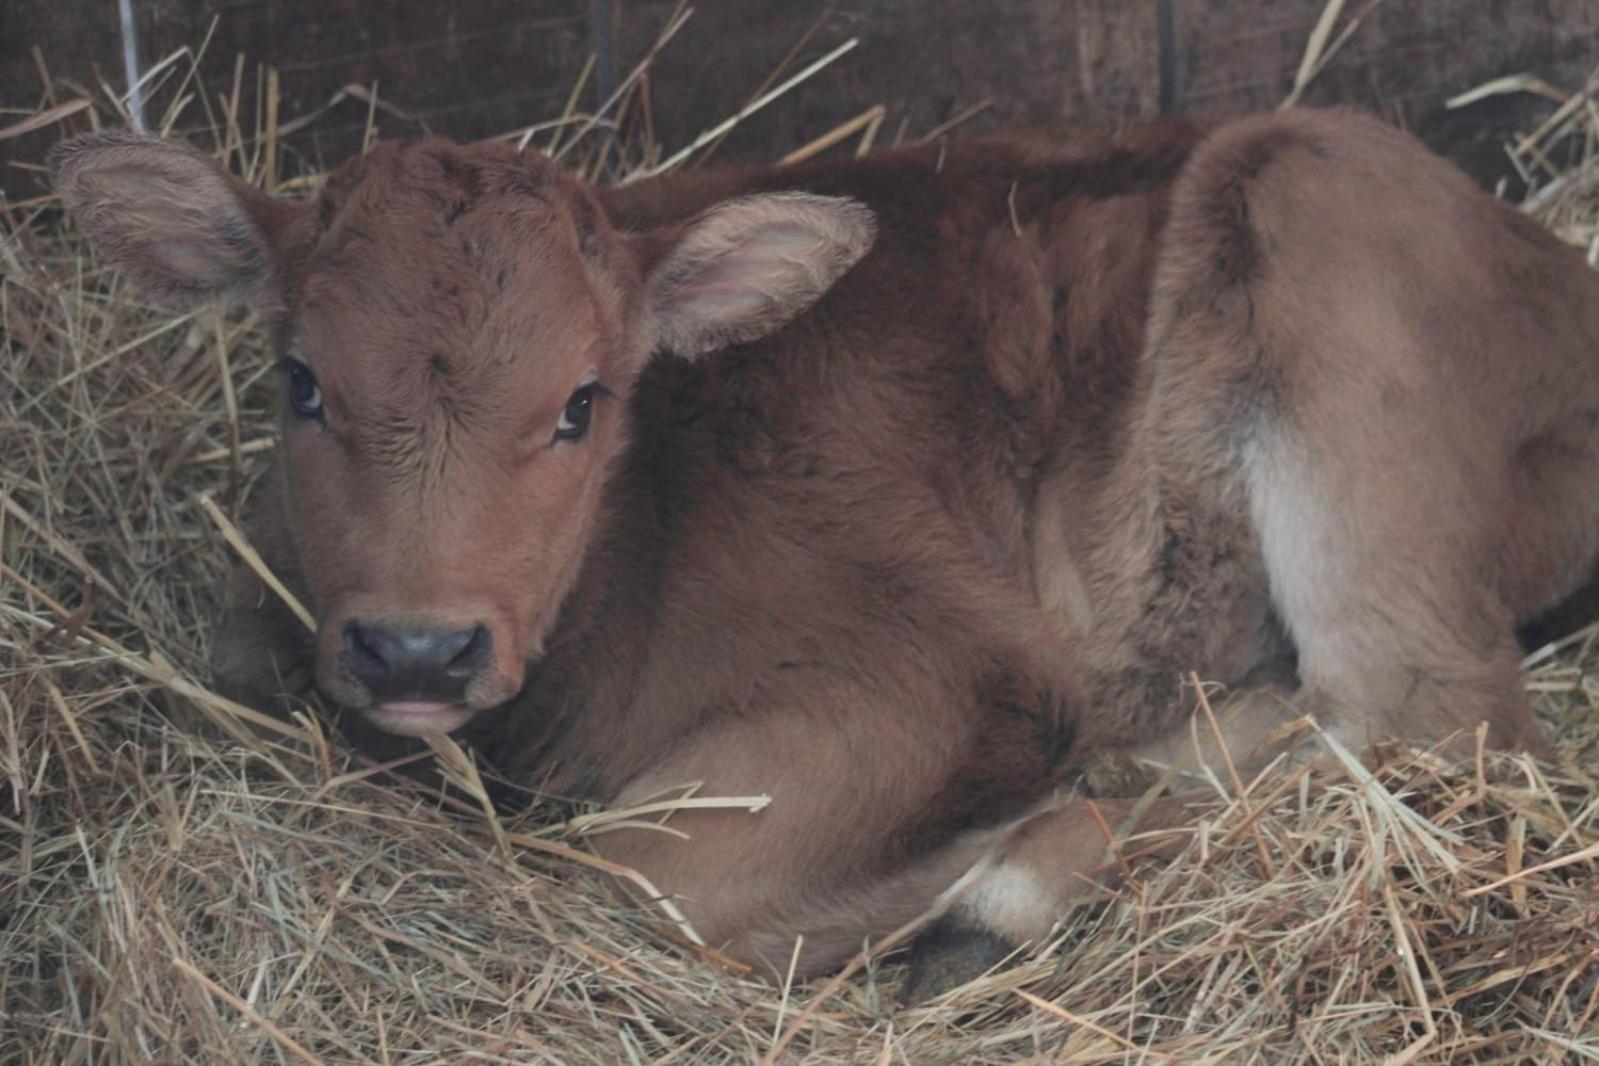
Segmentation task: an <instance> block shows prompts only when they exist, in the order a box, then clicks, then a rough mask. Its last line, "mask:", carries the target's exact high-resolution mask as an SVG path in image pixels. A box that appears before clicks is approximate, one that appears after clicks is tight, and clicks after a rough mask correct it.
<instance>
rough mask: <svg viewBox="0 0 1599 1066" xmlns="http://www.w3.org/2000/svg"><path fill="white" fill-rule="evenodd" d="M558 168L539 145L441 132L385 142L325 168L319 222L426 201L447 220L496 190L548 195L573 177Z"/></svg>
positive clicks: (324, 226)
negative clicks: (452, 137) (524, 148)
mask: <svg viewBox="0 0 1599 1066" xmlns="http://www.w3.org/2000/svg"><path fill="white" fill-rule="evenodd" d="M570 184H571V182H570V179H567V178H565V176H564V175H563V174H562V173H561V171H560V168H559V167H558V166H557V165H556V164H555V163H553V162H551V161H550V160H549V159H548V158H546V157H545V156H543V155H541V154H539V153H537V152H518V151H517V150H516V149H515V148H514V147H512V146H511V145H509V144H506V143H503V142H495V143H486V144H467V145H463V144H456V143H454V142H453V141H449V140H445V139H443V138H439V137H428V138H425V139H423V140H420V141H414V142H410V143H395V142H383V143H380V144H378V145H376V146H374V147H373V148H372V150H371V151H369V152H367V153H366V154H365V155H362V156H360V157H358V158H356V159H353V160H351V161H350V162H348V163H346V164H345V165H344V166H342V167H340V168H338V169H337V170H336V171H334V172H333V174H332V175H330V176H329V178H328V180H327V182H326V183H325V185H324V186H323V189H322V193H321V196H320V198H319V201H318V212H317V217H318V222H319V228H320V229H321V230H322V231H323V232H324V233H326V232H330V231H332V230H334V229H336V228H337V227H338V226H339V225H340V223H341V222H342V221H343V220H344V219H345V218H346V217H348V216H349V215H351V214H355V213H359V211H360V209H361V208H362V207H363V206H370V207H373V208H376V209H378V210H387V209H389V208H392V207H393V206H395V205H396V204H398V203H409V204H425V205H427V206H428V207H430V208H432V216H433V218H434V219H435V220H436V221H438V222H439V223H440V224H441V225H444V226H449V225H451V224H453V223H454V222H455V221H457V220H458V219H460V218H461V217H462V216H464V215H466V214H468V213H469V212H471V211H473V210H474V209H476V208H477V207H478V206H479V205H480V204H482V203H485V202H487V201H489V200H492V199H496V198H502V197H503V198H510V199H516V200H538V201H545V202H552V201H553V199H554V197H555V194H556V192H557V189H559V188H561V187H563V186H567V185H570Z"/></svg>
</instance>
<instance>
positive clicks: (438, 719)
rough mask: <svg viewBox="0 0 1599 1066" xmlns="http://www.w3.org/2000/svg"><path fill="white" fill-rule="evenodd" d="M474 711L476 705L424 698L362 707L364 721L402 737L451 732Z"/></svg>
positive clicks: (471, 715) (467, 720)
mask: <svg viewBox="0 0 1599 1066" xmlns="http://www.w3.org/2000/svg"><path fill="white" fill-rule="evenodd" d="M477 713H478V712H477V709H476V708H473V707H465V706H462V705H461V704H458V703H435V702H431V701H425V700H396V701H393V702H390V703H377V704H373V705H372V706H370V707H366V708H363V709H362V710H361V714H362V715H363V716H364V717H365V718H366V720H367V721H369V722H371V723H372V724H373V725H375V726H377V727H378V728H379V729H381V730H383V731H384V732H385V733H392V734H394V735H395V736H402V737H425V736H439V735H443V734H445V733H451V732H454V731H455V730H457V729H459V728H461V727H462V726H464V725H466V723H467V722H469V721H471V720H472V718H473V717H475V716H476V715H477Z"/></svg>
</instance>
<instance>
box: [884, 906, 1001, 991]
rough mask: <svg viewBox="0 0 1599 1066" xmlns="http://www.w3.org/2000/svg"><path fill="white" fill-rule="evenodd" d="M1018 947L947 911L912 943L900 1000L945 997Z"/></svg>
mask: <svg viewBox="0 0 1599 1066" xmlns="http://www.w3.org/2000/svg"><path fill="white" fill-rule="evenodd" d="M1015 950H1016V945H1015V944H1012V943H1011V942H1010V941H1009V940H1006V939H1005V938H1004V937H1002V936H1000V935H999V934H998V933H994V932H991V931H989V930H987V929H984V928H982V927H981V926H977V925H973V924H972V923H971V922H970V921H965V920H962V919H961V918H959V917H957V916H954V915H949V914H946V915H944V917H942V918H940V919H938V921H936V922H934V923H933V924H932V925H930V926H928V927H927V929H926V930H924V931H923V932H922V934H921V935H920V936H918V937H917V938H916V940H915V942H914V943H912V944H911V954H910V958H909V959H908V960H907V961H906V965H905V970H906V973H905V983H904V985H902V986H901V987H900V990H899V1001H900V1003H901V1004H903V1005H905V1006H911V1005H913V1004H916V1003H922V1002H925V1001H927V1000H929V999H933V998H934V997H936V996H941V995H943V994H944V993H945V992H948V991H950V990H951V989H955V988H959V987H960V986H961V985H964V984H966V983H967V982H969V981H974V980H976V979H977V978H979V977H981V976H982V975H983V974H985V973H987V972H988V971H989V970H991V969H993V968H994V967H995V966H997V965H999V964H1000V963H1001V962H1003V961H1004V960H1005V959H1006V957H1007V956H1009V955H1011V954H1012V953H1013V952H1014V951H1015Z"/></svg>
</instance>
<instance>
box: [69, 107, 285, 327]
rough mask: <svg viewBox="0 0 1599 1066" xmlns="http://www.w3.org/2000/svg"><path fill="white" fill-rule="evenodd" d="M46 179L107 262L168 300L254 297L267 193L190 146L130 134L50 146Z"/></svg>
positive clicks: (266, 267) (261, 266)
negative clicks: (125, 271)
mask: <svg viewBox="0 0 1599 1066" xmlns="http://www.w3.org/2000/svg"><path fill="white" fill-rule="evenodd" d="M50 178H51V182H52V184H54V186H55V188H56V191H57V192H59V193H60V194H61V199H62V201H63V202H65V204H66V206H67V210H68V211H70V212H71V213H72V215H73V216H74V217H75V218H76V219H77V220H78V223H79V224H80V225H81V226H82V227H83V229H84V231H85V232H87V233H88V235H89V238H90V240H91V241H93V243H94V245H95V247H96V248H97V249H98V250H99V252H100V254H101V255H103V256H104V257H105V258H106V259H108V260H109V261H111V262H113V263H115V264H116V265H118V266H120V267H123V268H124V269H126V270H127V271H128V272H129V273H130V274H132V275H133V277H134V278H135V279H137V280H138V282H139V283H140V284H141V285H143V286H144V287H146V288H147V289H149V290H150V291H151V292H153V293H154V294H156V295H157V296H159V297H162V298H165V299H166V300H167V301H168V302H171V303H176V304H182V305H188V304H195V303H200V302H203V301H206V300H217V299H230V300H236V301H240V302H249V301H253V300H258V299H260V298H261V297H262V296H263V295H264V291H265V288H266V286H267V284H268V281H269V278H270V275H271V261H270V255H271V248H270V244H269V241H268V237H267V233H266V230H265V227H266V226H267V225H268V224H269V223H270V221H271V220H272V219H273V218H274V217H275V213H276V211H277V205H276V202H275V201H274V200H272V198H271V197H269V196H267V195H266V194H265V193H263V192H261V191H260V190H259V189H256V188H254V187H253V186H250V185H247V184H246V183H244V182H243V181H240V180H239V179H238V178H235V177H234V176H233V175H231V174H229V173H228V172H227V171H225V170H223V169H222V167H221V166H219V165H218V164H217V163H216V162H215V161H214V160H213V159H211V158H210V157H209V156H207V155H205V154H204V153H202V152H200V151H199V150H198V149H196V148H193V147H190V146H189V145H186V144H181V143H178V142H176V141H162V140H158V139H156V138H154V137H141V136H136V135H134V134H128V133H92V134H89V135H87V136H84V137H77V138H74V139H73V140H70V141H65V142H63V143H61V144H59V145H57V146H56V148H55V150H54V151H53V152H51V154H50Z"/></svg>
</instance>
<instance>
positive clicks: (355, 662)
mask: <svg viewBox="0 0 1599 1066" xmlns="http://www.w3.org/2000/svg"><path fill="white" fill-rule="evenodd" d="M344 650H345V651H346V652H348V653H349V655H350V661H351V666H352V667H353V668H354V670H355V672H356V674H357V675H359V676H363V677H365V676H370V675H373V674H384V673H387V672H388V671H389V668H390V665H391V664H390V662H389V657H388V656H387V655H385V654H384V653H383V649H382V647H381V646H380V642H379V641H377V640H376V639H374V637H373V635H372V634H370V633H368V632H367V631H366V629H365V628H364V627H362V626H361V625H360V624H359V623H357V622H346V623H345V624H344Z"/></svg>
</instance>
